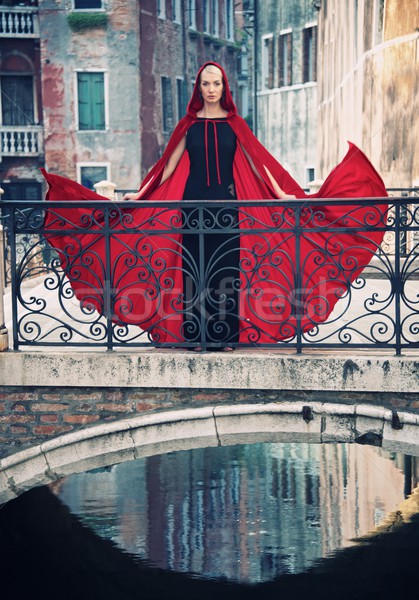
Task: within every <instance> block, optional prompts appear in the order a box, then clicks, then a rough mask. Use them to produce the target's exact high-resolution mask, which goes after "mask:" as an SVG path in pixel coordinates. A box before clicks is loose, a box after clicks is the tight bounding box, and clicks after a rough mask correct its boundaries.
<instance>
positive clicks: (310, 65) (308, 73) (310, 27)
mask: <svg viewBox="0 0 419 600" xmlns="http://www.w3.org/2000/svg"><path fill="white" fill-rule="evenodd" d="M309 32H310V36H309V35H308V34H309ZM317 34H318V29H317V23H307V25H305V26H304V27H303V30H302V36H303V40H302V41H303V54H302V59H303V64H302V67H303V83H313V82H316V81H317ZM309 44H310V46H309ZM308 46H309V48H310V50H309V51H308ZM310 58H311V60H310Z"/></svg>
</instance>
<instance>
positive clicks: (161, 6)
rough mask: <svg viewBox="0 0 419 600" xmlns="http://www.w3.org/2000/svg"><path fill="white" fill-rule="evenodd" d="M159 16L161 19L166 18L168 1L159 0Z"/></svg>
mask: <svg viewBox="0 0 419 600" xmlns="http://www.w3.org/2000/svg"><path fill="white" fill-rule="evenodd" d="M157 16H158V17H159V19H165V18H166V0H157Z"/></svg>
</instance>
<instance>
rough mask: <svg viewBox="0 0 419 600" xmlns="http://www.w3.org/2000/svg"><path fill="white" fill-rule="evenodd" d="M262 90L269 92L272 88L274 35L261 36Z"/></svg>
mask: <svg viewBox="0 0 419 600" xmlns="http://www.w3.org/2000/svg"><path fill="white" fill-rule="evenodd" d="M269 46H270V48H269ZM261 51H262V56H261V59H262V60H261V63H262V89H264V90H271V89H273V87H274V56H273V55H274V34H273V33H266V34H265V35H262V44H261Z"/></svg>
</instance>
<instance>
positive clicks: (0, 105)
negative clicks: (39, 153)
mask: <svg viewBox="0 0 419 600" xmlns="http://www.w3.org/2000/svg"><path fill="white" fill-rule="evenodd" d="M4 77H15V78H16V79H17V78H18V77H27V78H30V79H31V80H32V96H31V100H32V123H25V124H18V123H15V124H5V123H4V120H3V93H2V92H3V87H4V86H3V81H2V80H3V78H4ZM36 100H37V98H36V91H35V76H34V74H33V73H24V72H16V71H0V125H2V126H4V127H31V126H33V125H36V124H37V123H38V107H37V102H36ZM18 108H20V107H19V106H18ZM22 112H24V111H23V110H22Z"/></svg>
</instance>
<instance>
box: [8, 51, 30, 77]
mask: <svg viewBox="0 0 419 600" xmlns="http://www.w3.org/2000/svg"><path fill="white" fill-rule="evenodd" d="M0 71H1V72H2V73H16V74H22V75H32V74H33V73H34V64H33V62H32V60H31V59H30V58H29V56H27V55H26V54H23V53H22V52H18V51H17V50H13V51H12V52H8V53H7V54H5V55H4V56H2V58H1V61H0Z"/></svg>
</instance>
